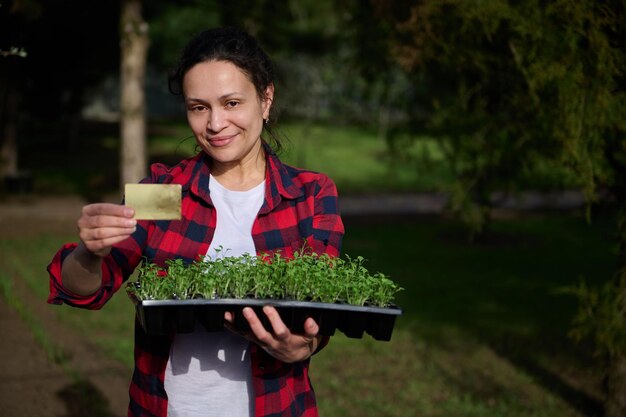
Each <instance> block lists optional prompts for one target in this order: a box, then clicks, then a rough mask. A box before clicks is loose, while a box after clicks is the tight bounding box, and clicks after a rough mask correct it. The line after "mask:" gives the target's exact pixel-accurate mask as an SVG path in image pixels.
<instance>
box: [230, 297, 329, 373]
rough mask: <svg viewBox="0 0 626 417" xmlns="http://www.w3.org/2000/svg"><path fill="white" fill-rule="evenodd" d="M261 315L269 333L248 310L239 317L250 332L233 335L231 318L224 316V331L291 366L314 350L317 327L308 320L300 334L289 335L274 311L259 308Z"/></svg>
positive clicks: (316, 341)
mask: <svg viewBox="0 0 626 417" xmlns="http://www.w3.org/2000/svg"><path fill="white" fill-rule="evenodd" d="M263 313H265V315H266V316H267V318H268V319H269V321H270V323H271V325H272V332H269V331H267V330H266V329H265V327H263V324H262V323H261V320H259V318H258V317H257V315H256V314H255V313H254V310H253V309H252V308H250V307H245V308H244V309H243V315H244V317H245V318H246V320H248V323H249V324H250V330H251V331H250V332H241V331H237V330H236V329H235V328H234V327H233V326H232V323H233V315H232V313H230V312H226V314H225V317H224V318H225V320H226V327H227V328H228V329H230V330H232V331H234V332H235V333H237V334H240V335H242V336H243V337H245V338H246V339H248V340H250V341H251V342H254V343H256V344H257V345H259V346H260V347H261V348H263V349H264V350H265V351H266V352H267V353H269V354H270V355H272V356H273V357H275V358H276V359H278V360H280V361H282V362H286V363H293V362H298V361H303V360H305V359H307V358H309V357H310V356H311V355H312V354H313V353H314V352H315V350H316V349H317V346H318V345H319V343H320V339H321V336H318V334H317V333H318V332H319V326H318V325H317V323H315V320H313V319H312V318H308V319H306V321H305V322H304V334H296V333H292V332H291V331H290V330H289V328H288V327H287V326H286V325H285V323H283V321H282V319H281V318H280V315H279V314H278V311H276V309H275V308H274V307H272V306H265V307H263Z"/></svg>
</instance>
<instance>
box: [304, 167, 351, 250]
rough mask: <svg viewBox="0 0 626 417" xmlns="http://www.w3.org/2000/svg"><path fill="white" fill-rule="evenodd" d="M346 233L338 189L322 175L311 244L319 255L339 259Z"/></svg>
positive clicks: (315, 205)
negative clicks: (340, 211)
mask: <svg viewBox="0 0 626 417" xmlns="http://www.w3.org/2000/svg"><path fill="white" fill-rule="evenodd" d="M344 233H345V231H344V226H343V221H342V220H341V216H340V214H339V203H338V196H337V187H336V186H335V183H334V182H333V181H332V180H331V179H330V178H328V177H327V176H326V175H321V174H320V180H319V182H318V185H317V192H316V194H315V198H314V216H313V240H312V242H309V244H310V246H311V247H312V249H313V251H314V252H316V253H318V254H323V253H327V254H328V255H330V256H335V257H337V256H340V254H341V245H342V242H343V235H344Z"/></svg>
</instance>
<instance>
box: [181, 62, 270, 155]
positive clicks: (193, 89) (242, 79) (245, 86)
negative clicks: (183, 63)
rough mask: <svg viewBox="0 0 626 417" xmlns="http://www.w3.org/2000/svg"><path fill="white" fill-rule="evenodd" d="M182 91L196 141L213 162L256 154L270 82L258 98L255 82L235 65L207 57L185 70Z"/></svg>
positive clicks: (268, 98)
mask: <svg viewBox="0 0 626 417" xmlns="http://www.w3.org/2000/svg"><path fill="white" fill-rule="evenodd" d="M183 92H184V96H185V105H186V107H187V120H188V122H189V125H190V126H191V129H192V131H193V133H194V136H195V137H196V141H197V142H198V145H200V147H201V148H202V149H203V150H204V151H205V152H206V153H207V154H208V155H209V156H211V158H212V159H213V160H214V161H215V162H217V163H222V164H232V163H235V164H243V163H245V162H246V161H247V160H248V159H253V158H255V157H257V156H258V150H259V149H260V144H261V131H262V130H263V119H265V118H267V117H269V111H270V107H271V105H272V99H273V97H274V87H273V86H270V87H268V88H267V90H266V92H265V93H266V97H264V100H261V99H260V98H259V95H258V94H257V90H256V88H255V87H254V84H252V82H251V81H250V80H249V78H248V77H247V76H246V75H245V74H244V73H243V72H242V71H241V70H240V69H239V68H238V67H237V66H236V65H234V64H232V63H230V62H227V61H207V62H201V63H199V64H196V65H195V66H193V67H192V68H191V69H190V70H189V71H187V73H186V74H185V77H184V79H183Z"/></svg>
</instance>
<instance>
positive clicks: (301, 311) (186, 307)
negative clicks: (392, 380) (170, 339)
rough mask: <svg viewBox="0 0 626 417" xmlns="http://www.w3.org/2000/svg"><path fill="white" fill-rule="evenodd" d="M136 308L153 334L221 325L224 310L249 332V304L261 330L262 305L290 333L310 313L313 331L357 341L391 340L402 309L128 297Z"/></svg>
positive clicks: (300, 328) (265, 322)
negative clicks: (245, 314) (276, 315)
mask: <svg viewBox="0 0 626 417" xmlns="http://www.w3.org/2000/svg"><path fill="white" fill-rule="evenodd" d="M131 299H132V300H133V302H134V303H135V307H136V310H137V318H138V319H139V322H140V323H141V326H142V327H143V329H144V331H145V332H146V333H148V334H153V335H167V334H171V333H172V332H177V333H190V332H192V331H193V330H194V328H195V325H196V322H199V323H200V324H202V325H203V326H204V327H205V328H206V330H207V331H220V330H223V329H224V313H225V312H226V311H230V312H232V313H233V314H234V317H235V321H234V324H235V327H237V328H238V329H240V330H249V325H248V322H247V320H246V319H245V317H243V314H242V310H243V308H244V307H251V308H252V309H254V311H255V312H256V314H257V316H258V317H259V318H260V319H261V321H262V322H263V325H264V326H265V328H267V329H271V325H270V324H269V321H268V320H267V317H266V316H265V314H263V312H262V309H263V306H265V305H271V306H274V307H275V308H276V310H277V311H278V313H279V314H280V317H281V319H282V320H283V322H284V323H285V324H286V325H287V326H288V327H289V329H291V331H293V332H295V333H302V332H303V326H304V321H305V320H306V319H307V318H308V317H312V318H313V319H314V320H315V321H316V323H317V324H318V325H319V326H320V331H319V334H321V335H325V336H332V335H333V334H335V331H336V330H339V331H340V332H342V333H344V334H345V335H346V336H347V337H351V338H355V339H360V338H362V337H363V333H367V334H369V335H370V336H372V337H373V338H374V339H376V340H382V341H388V340H391V333H392V332H393V327H394V324H395V321H396V317H397V316H399V315H401V314H402V309H400V308H398V307H395V306H392V307H385V308H383V307H368V306H354V305H350V304H330V303H319V302H308V301H290V300H261V299H254V298H251V299H214V300H209V299H191V300H143V301H140V300H138V299H136V298H135V297H133V296H131Z"/></svg>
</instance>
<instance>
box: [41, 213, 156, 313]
mask: <svg viewBox="0 0 626 417" xmlns="http://www.w3.org/2000/svg"><path fill="white" fill-rule="evenodd" d="M146 227H147V224H146V222H141V221H140V222H138V224H137V230H136V231H135V233H133V235H131V236H130V237H129V238H128V239H126V240H124V241H122V242H120V243H119V244H117V245H115V246H113V248H112V249H111V253H110V254H109V255H107V256H105V257H104V258H102V285H101V286H100V288H99V289H98V290H97V291H96V292H94V293H93V294H90V295H79V294H75V293H73V292H71V291H69V290H68V289H66V288H65V287H64V286H63V281H62V277H61V267H62V265H63V261H64V260H65V258H66V257H67V256H68V255H69V254H70V253H71V252H72V251H73V250H74V249H76V247H77V246H78V244H76V243H68V244H65V245H63V247H61V249H59V251H58V252H57V253H56V254H55V255H54V257H53V258H52V261H51V262H50V264H49V265H48V268H47V269H48V273H49V275H50V293H49V295H48V303H50V304H63V303H65V304H68V305H71V306H73V307H80V308H86V309H89V310H98V309H100V308H102V306H104V304H106V302H107V301H109V299H111V297H112V296H113V294H115V292H117V291H118V290H119V289H120V287H121V286H122V285H123V284H124V282H125V281H126V280H127V279H128V277H129V276H130V275H131V274H132V273H133V271H134V269H135V267H136V266H137V265H138V264H139V262H140V261H141V257H142V255H141V254H142V247H143V245H144V243H145V237H146V235H147V233H146Z"/></svg>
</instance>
